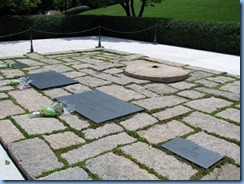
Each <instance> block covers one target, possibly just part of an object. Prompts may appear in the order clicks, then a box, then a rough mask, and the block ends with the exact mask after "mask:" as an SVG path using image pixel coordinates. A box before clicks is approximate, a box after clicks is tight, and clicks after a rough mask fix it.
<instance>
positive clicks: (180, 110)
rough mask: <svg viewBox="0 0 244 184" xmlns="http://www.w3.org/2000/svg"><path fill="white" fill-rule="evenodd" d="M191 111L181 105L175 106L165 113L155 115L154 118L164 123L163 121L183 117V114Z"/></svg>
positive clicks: (164, 111)
mask: <svg viewBox="0 0 244 184" xmlns="http://www.w3.org/2000/svg"><path fill="white" fill-rule="evenodd" d="M190 111H191V109H189V108H187V107H184V106H182V105H179V106H175V107H173V108H168V109H165V110H163V111H160V112H157V113H154V114H152V115H153V116H154V117H156V118H158V119H159V120H160V121H163V120H166V119H169V118H173V117H176V116H180V115H183V114H185V113H188V112H190Z"/></svg>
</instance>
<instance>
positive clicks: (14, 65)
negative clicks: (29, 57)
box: [12, 63, 28, 69]
mask: <svg viewBox="0 0 244 184" xmlns="http://www.w3.org/2000/svg"><path fill="white" fill-rule="evenodd" d="M12 67H13V68H16V69H19V68H25V67H28V65H27V64H24V63H14V64H12Z"/></svg>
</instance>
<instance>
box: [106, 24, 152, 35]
mask: <svg viewBox="0 0 244 184" xmlns="http://www.w3.org/2000/svg"><path fill="white" fill-rule="evenodd" d="M154 27H155V25H154V26H152V27H149V28H146V29H143V30H140V31H128V32H122V31H115V30H112V29H108V28H105V27H102V26H101V28H102V29H104V30H106V31H110V32H114V33H123V34H132V33H141V32H144V31H148V30H150V29H152V28H154Z"/></svg>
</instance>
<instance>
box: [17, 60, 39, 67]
mask: <svg viewBox="0 0 244 184" xmlns="http://www.w3.org/2000/svg"><path fill="white" fill-rule="evenodd" d="M17 61H18V62H20V63H24V64H27V65H29V66H40V65H43V63H41V62H38V61H36V60H33V59H17Z"/></svg>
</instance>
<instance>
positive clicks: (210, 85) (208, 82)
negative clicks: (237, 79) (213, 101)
mask: <svg viewBox="0 0 244 184" xmlns="http://www.w3.org/2000/svg"><path fill="white" fill-rule="evenodd" d="M195 82H196V83H199V84H203V85H204V86H206V87H210V88H211V87H215V86H217V85H218V83H216V82H212V81H209V80H206V79H200V80H197V81H195Z"/></svg>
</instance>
